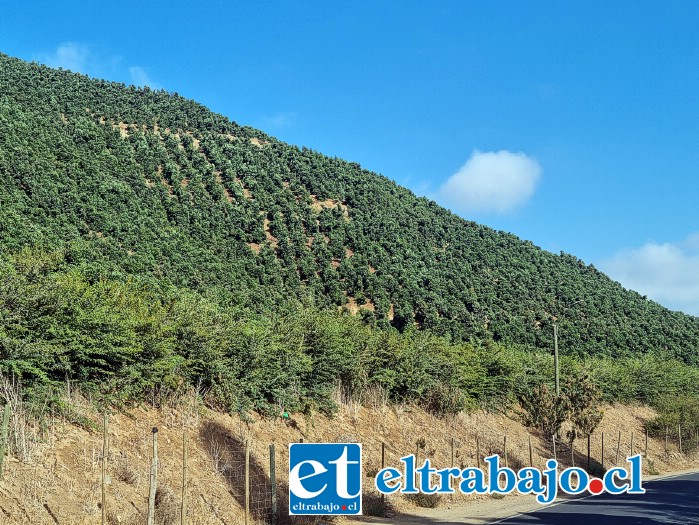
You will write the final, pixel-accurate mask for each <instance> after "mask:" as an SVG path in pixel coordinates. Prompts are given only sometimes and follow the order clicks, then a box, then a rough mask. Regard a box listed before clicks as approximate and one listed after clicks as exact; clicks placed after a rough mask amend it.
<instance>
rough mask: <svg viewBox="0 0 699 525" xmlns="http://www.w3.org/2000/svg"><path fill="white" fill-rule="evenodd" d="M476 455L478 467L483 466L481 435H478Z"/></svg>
mask: <svg viewBox="0 0 699 525" xmlns="http://www.w3.org/2000/svg"><path fill="white" fill-rule="evenodd" d="M476 456H477V458H476V459H477V460H478V468H480V467H481V437H480V436H479V435H476Z"/></svg>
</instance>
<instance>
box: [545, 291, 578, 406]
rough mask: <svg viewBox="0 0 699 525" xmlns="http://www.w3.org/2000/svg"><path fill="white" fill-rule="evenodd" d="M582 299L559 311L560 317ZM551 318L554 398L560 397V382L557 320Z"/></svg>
mask: <svg viewBox="0 0 699 525" xmlns="http://www.w3.org/2000/svg"><path fill="white" fill-rule="evenodd" d="M584 301H585V300H584V299H578V300H577V301H574V302H572V303H570V304H568V305H567V306H564V307H563V309H562V310H561V311H560V313H561V315H563V313H564V312H565V311H566V310H568V309H570V308H572V307H573V306H575V305H576V304H580V303H582V302H584ZM551 317H553V368H554V377H555V381H556V397H558V396H560V395H561V380H560V372H559V369H558V318H557V317H555V316H551Z"/></svg>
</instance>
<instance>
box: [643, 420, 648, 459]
mask: <svg viewBox="0 0 699 525" xmlns="http://www.w3.org/2000/svg"><path fill="white" fill-rule="evenodd" d="M645 430H646V446H645V449H644V451H643V457H644V458H647V457H648V426H646V428H645Z"/></svg>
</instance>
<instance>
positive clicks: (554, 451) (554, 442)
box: [553, 434, 558, 461]
mask: <svg viewBox="0 0 699 525" xmlns="http://www.w3.org/2000/svg"><path fill="white" fill-rule="evenodd" d="M553 459H555V460H556V461H558V455H557V454H556V434H554V435H553Z"/></svg>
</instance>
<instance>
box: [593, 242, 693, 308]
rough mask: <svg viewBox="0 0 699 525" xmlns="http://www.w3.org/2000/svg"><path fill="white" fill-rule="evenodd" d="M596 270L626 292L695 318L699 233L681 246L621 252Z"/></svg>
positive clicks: (650, 246) (653, 246) (653, 245)
mask: <svg viewBox="0 0 699 525" xmlns="http://www.w3.org/2000/svg"><path fill="white" fill-rule="evenodd" d="M599 267H600V269H602V270H603V271H604V272H605V273H607V274H608V275H609V276H610V277H612V278H613V279H616V280H617V281H619V282H620V283H621V284H623V285H624V286H625V287H626V288H630V289H632V290H636V291H637V292H638V293H641V294H643V295H647V296H648V297H649V298H651V299H653V300H654V301H657V302H659V303H661V304H663V305H665V306H667V307H668V308H671V309H673V310H681V311H683V312H686V313H688V314H691V315H697V316H699V233H694V234H692V235H690V236H689V237H687V239H685V240H684V241H683V242H681V243H675V244H673V243H664V244H658V243H655V242H648V243H646V244H644V245H643V246H641V247H640V248H635V249H631V250H622V251H620V252H619V253H617V254H616V255H614V256H613V257H612V258H611V259H609V260H607V261H603V262H602V263H601V264H600V265H599Z"/></svg>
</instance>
